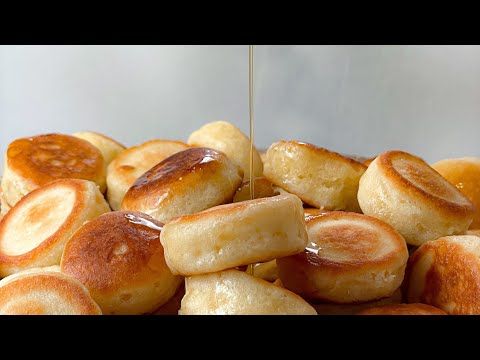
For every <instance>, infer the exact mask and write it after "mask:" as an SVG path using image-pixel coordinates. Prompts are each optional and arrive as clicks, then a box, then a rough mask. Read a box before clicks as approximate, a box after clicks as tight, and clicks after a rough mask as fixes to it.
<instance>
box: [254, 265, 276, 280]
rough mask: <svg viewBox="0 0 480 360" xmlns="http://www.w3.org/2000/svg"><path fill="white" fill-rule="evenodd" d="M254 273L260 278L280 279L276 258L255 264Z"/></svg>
mask: <svg viewBox="0 0 480 360" xmlns="http://www.w3.org/2000/svg"><path fill="white" fill-rule="evenodd" d="M253 275H254V276H255V277H258V278H260V279H263V280H266V281H270V282H274V281H275V280H277V279H278V269H277V262H276V261H275V260H270V261H267V262H263V263H258V264H255V265H254V266H253Z"/></svg>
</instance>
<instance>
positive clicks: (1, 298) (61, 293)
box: [0, 269, 102, 315]
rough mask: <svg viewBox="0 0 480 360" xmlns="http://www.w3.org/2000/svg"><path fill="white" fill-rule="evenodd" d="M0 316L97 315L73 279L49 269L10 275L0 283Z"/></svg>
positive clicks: (90, 301) (85, 291) (88, 295)
mask: <svg viewBox="0 0 480 360" xmlns="http://www.w3.org/2000/svg"><path fill="white" fill-rule="evenodd" d="M0 314H2V315H101V314H102V312H101V310H100V308H99V307H98V305H97V304H96V303H95V302H94V301H93V299H92V297H91V296H90V294H89V293H88V290H87V289H86V288H85V287H84V286H83V285H82V284H81V283H80V282H78V281H77V280H75V279H73V278H71V277H69V276H67V275H65V274H62V273H61V272H59V271H52V270H50V269H36V271H31V270H30V271H26V272H23V273H19V274H14V275H10V276H8V277H6V278H4V279H3V280H2V281H0Z"/></svg>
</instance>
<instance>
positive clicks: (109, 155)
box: [72, 131, 125, 166]
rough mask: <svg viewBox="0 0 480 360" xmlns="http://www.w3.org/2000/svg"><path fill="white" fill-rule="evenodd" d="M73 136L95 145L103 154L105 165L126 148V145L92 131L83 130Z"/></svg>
mask: <svg viewBox="0 0 480 360" xmlns="http://www.w3.org/2000/svg"><path fill="white" fill-rule="evenodd" d="M72 135H73V136H75V137H77V138H80V139H83V140H86V141H88V142H89V143H90V144H92V145H93V146H95V147H96V148H97V149H98V150H100V152H101V153H102V155H103V160H104V161H105V166H108V164H110V163H111V162H112V160H113V159H115V157H116V156H117V155H118V154H120V153H121V152H122V151H123V150H125V146H123V145H122V144H120V143H118V142H116V141H115V140H113V139H112V138H109V137H108V136H105V135H103V134H99V133H96V132H92V131H81V132H77V133H75V134H72Z"/></svg>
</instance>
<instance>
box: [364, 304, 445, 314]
mask: <svg viewBox="0 0 480 360" xmlns="http://www.w3.org/2000/svg"><path fill="white" fill-rule="evenodd" d="M357 315H448V314H447V313H446V312H445V311H443V310H441V309H438V308H436V307H433V306H430V305H425V304H420V303H417V304H394V305H383V306H378V307H372V308H368V309H365V310H362V311H360V312H358V313H357Z"/></svg>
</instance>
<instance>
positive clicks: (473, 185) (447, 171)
mask: <svg viewBox="0 0 480 360" xmlns="http://www.w3.org/2000/svg"><path fill="white" fill-rule="evenodd" d="M432 167H433V168H434V169H435V170H436V171H438V173H439V174H440V175H442V176H443V177H444V178H445V179H447V180H448V181H449V182H450V183H451V184H452V185H455V187H456V188H457V189H458V190H459V191H460V192H461V193H462V194H464V195H465V196H466V197H467V198H468V199H469V200H470V201H471V202H472V204H473V205H474V206H475V208H476V210H475V214H474V216H473V221H472V223H471V224H470V229H480V158H479V157H464V158H458V159H445V160H441V161H439V162H437V163H435V164H433V165H432Z"/></svg>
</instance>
